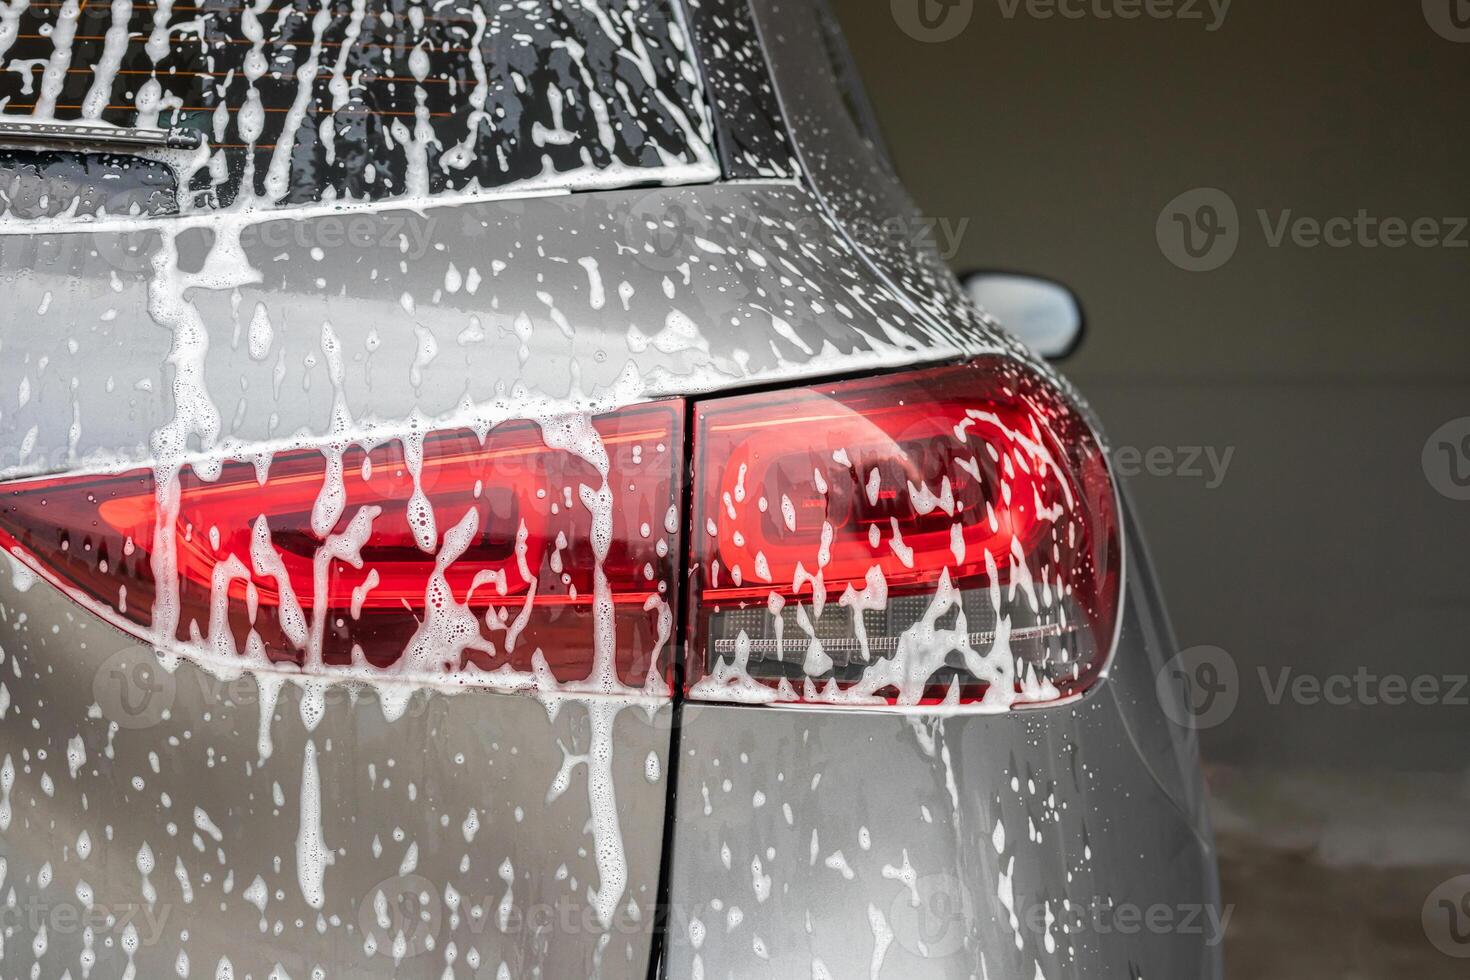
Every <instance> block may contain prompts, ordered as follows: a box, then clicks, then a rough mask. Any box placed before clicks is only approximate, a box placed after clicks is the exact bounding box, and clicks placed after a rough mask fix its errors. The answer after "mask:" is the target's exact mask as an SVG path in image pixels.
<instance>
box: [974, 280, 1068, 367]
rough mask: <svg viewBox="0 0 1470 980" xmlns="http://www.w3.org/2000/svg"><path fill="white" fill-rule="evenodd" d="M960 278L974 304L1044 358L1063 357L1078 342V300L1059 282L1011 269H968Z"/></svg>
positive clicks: (1061, 358) (1056, 359)
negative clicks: (990, 270) (982, 270)
mask: <svg viewBox="0 0 1470 980" xmlns="http://www.w3.org/2000/svg"><path fill="white" fill-rule="evenodd" d="M963 282H964V286H965V292H966V293H968V294H969V296H970V300H971V301H972V302H974V303H975V305H977V306H979V307H980V308H981V309H983V310H984V311H985V312H987V313H989V314H991V315H992V316H994V317H995V318H996V319H997V320H999V321H1000V323H1001V326H1003V327H1005V328H1006V329H1007V330H1009V331H1010V332H1011V333H1012V334H1014V335H1015V336H1016V338H1017V339H1018V340H1020V341H1021V342H1022V343H1023V344H1025V345H1026V346H1027V347H1030V348H1031V349H1032V350H1034V351H1035V352H1036V353H1037V354H1040V355H1041V356H1042V357H1044V358H1046V359H1047V360H1050V361H1060V360H1064V359H1066V358H1068V357H1070V356H1071V355H1072V354H1073V353H1074V352H1075V351H1076V350H1077V347H1078V346H1079V345H1080V344H1081V343H1082V333H1083V328H1084V326H1085V322H1086V321H1085V319H1084V317H1083V315H1082V304H1081V303H1079V302H1078V301H1077V297H1076V295H1075V294H1073V292H1072V291H1071V290H1070V289H1068V288H1067V287H1066V286H1063V285H1062V284H1061V283H1058V282H1052V281H1051V280H1049V279H1041V278H1038V277H1036V276H1028V275H1023V274H1021V273H1015V272H972V273H970V274H968V275H966V276H965V277H964V278H963Z"/></svg>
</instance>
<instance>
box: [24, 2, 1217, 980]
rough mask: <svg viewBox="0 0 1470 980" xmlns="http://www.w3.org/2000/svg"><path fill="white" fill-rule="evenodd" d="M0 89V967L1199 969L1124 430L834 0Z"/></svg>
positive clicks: (1208, 930) (63, 9)
mask: <svg viewBox="0 0 1470 980" xmlns="http://www.w3.org/2000/svg"><path fill="white" fill-rule="evenodd" d="M0 67H3V69H4V71H0V283H3V289H4V293H3V296H4V306H5V313H4V319H3V326H0V453H3V457H0V481H3V482H0V549H3V551H4V552H5V555H6V560H5V561H3V562H0V975H3V976H4V977H29V978H32V980H35V978H47V980H50V978H61V977H70V978H91V977H139V978H155V977H165V976H178V977H236V978H239V977H258V978H264V977H291V978H297V980H301V978H307V977H366V976H382V977H434V978H438V977H467V976H485V977H495V978H497V980H503V978H520V977H540V978H546V980H568V978H581V977H602V978H609V980H611V978H622V977H636V978H648V977H655V976H660V977H669V978H679V980H693V978H711V980H713V978H724V977H741V978H744V977H756V978H768V977H770V978H803V980H805V978H808V977H811V978H835V980H846V978H856V977H872V978H878V977H888V978H903V977H924V978H949V977H954V978H967V977H983V978H989V980H1040V978H1046V980H1064V978H1082V977H1086V978H1097V977H1129V978H1136V977H1150V978H1157V977H1169V978H1183V977H1191V978H1192V977H1202V978H1213V977H1218V976H1219V975H1220V969H1221V968H1220V963H1219V948H1220V945H1219V942H1220V933H1221V930H1222V929H1223V927H1224V925H1225V921H1224V920H1225V918H1226V916H1224V915H1223V914H1222V911H1223V910H1222V909H1221V906H1220V904H1219V898H1218V894H1217V884H1216V876H1215V870H1214V858H1213V850H1212V843H1211V835H1210V829H1209V825H1208V822H1207V817H1206V814H1205V811H1204V807H1203V802H1202V796H1203V794H1202V788H1201V780H1200V775H1199V771H1198V763H1197V758H1196V747H1195V742H1194V739H1193V735H1192V733H1191V732H1190V730H1189V727H1188V725H1187V723H1186V722H1187V720H1188V714H1187V713H1186V712H1184V711H1182V710H1176V709H1178V708H1179V707H1180V706H1179V705H1178V704H1176V703H1175V701H1176V700H1177V698H1178V697H1179V692H1178V691H1177V690H1176V685H1175V684H1174V683H1173V681H1172V679H1171V678H1170V676H1169V674H1168V671H1167V670H1166V669H1165V667H1166V662H1167V661H1168V659H1169V656H1170V653H1169V651H1170V650H1171V647H1172V639H1171V636H1170V633H1169V627H1168V623H1167V620H1166V618H1165V616H1164V612H1163V608H1162V605H1161V602H1160V596H1159V591H1158V589H1157V588H1156V586H1155V583H1154V581H1153V579H1152V577H1151V573H1150V569H1149V563H1148V557H1147V554H1146V553H1145V551H1144V548H1143V546H1142V543H1141V541H1140V538H1139V535H1138V529H1137V524H1136V522H1135V520H1134V518H1133V516H1132V514H1131V513H1130V511H1129V509H1128V502H1127V497H1126V495H1125V494H1124V493H1123V488H1122V487H1121V486H1119V485H1118V483H1117V482H1116V480H1115V479H1114V476H1113V475H1112V472H1111V468H1110V464H1109V456H1108V448H1107V444H1106V442H1105V441H1104V438H1103V437H1102V436H1101V435H1100V433H1099V429H1098V427H1097V425H1096V422H1095V420H1094V419H1093V418H1092V417H1091V416H1090V415H1089V413H1088V411H1087V409H1086V408H1085V406H1084V405H1083V403H1082V401H1081V399H1080V398H1079V397H1078V395H1077V393H1076V392H1075V391H1073V390H1072V389H1071V388H1070V387H1069V386H1068V385H1067V384H1066V383H1065V382H1064V381H1063V380H1062V379H1060V378H1059V377H1058V376H1057V375H1056V374H1055V373H1053V371H1052V370H1051V369H1050V368H1049V367H1048V366H1047V363H1046V362H1045V361H1043V360H1041V359H1040V358H1039V357H1038V356H1037V355H1036V354H1034V353H1033V352H1032V350H1031V348H1029V347H1027V346H1024V345H1023V344H1022V343H1020V342H1019V341H1018V340H1016V339H1014V338H1013V337H1012V336H1010V335H1008V334H1006V333H1004V332H1003V331H1002V330H1001V329H1000V328H999V327H998V326H997V325H996V323H995V322H994V321H992V320H991V319H989V318H988V317H987V315H985V314H983V313H981V312H979V310H978V309H977V307H975V306H974V305H972V304H971V302H970V301H969V299H968V298H967V297H966V294H965V291H964V290H963V289H962V287H961V286H960V284H959V283H958V281H957V280H956V279H955V278H954V277H953V276H952V275H951V274H950V272H949V271H947V270H946V269H945V268H944V267H943V266H942V264H941V263H940V261H939V259H938V258H937V256H936V254H935V252H934V250H933V249H932V247H930V245H929V244H928V243H927V242H926V240H925V239H926V236H925V234H924V229H925V227H926V226H925V223H924V222H923V221H922V220H921V219H919V218H918V217H917V216H916V215H915V214H914V211H913V208H912V206H911V205H910V203H909V202H908V200H907V199H906V197H905V196H904V192H903V191H902V189H901V188H900V187H899V185H898V183H897V182H896V180H895V178H894V177H893V175H892V173H891V170H890V168H889V166H888V165H887V163H886V162H885V158H884V156H883V154H882V151H881V149H880V148H879V146H878V144H877V141H876V137H875V136H874V135H873V133H872V127H871V124H870V122H869V114H868V111H867V109H866V103H865V102H864V101H863V97H862V94H861V92H860V90H859V89H858V88H857V86H856V84H855V81H854V76H853V73H852V71H851V68H850V65H849V63H848V60H847V55H846V53H845V49H844V48H843V45H842V40H841V38H840V36H839V34H838V33H837V32H836V31H835V29H834V28H833V27H832V24H831V21H830V18H829V16H828V15H827V13H826V12H825V11H824V10H823V9H822V8H821V7H820V6H819V5H818V4H816V3H814V2H812V0H798V2H793V3H787V2H784V0H750V2H749V4H748V5H747V3H746V0H581V2H580V3H538V2H529V0H528V2H522V3H482V2H480V0H440V2H436V3H432V4H430V3H421V2H410V0H351V2H347V0H343V2H340V3H333V4H313V3H307V2H304V0H302V2H297V3H286V2H282V0H242V2H241V3H238V4H231V3H226V2H224V0H200V2H198V3H193V4H188V5H185V4H182V3H177V2H175V3H171V2H169V0H155V2H154V3H151V4H136V5H135V4H134V3H132V2H130V0H112V2H111V3H110V4H102V3H93V4H90V5H89V4H87V3H85V2H79V0H62V2H60V3H39V2H34V0H33V2H30V3H29V4H28V3H27V0H10V2H9V3H7V4H3V5H0ZM1000 152H1003V148H1000ZM987 288H989V289H990V290H991V294H993V295H995V296H997V297H999V298H1000V301H1001V302H1003V303H1004V302H1006V297H1010V298H1011V299H1012V300H1015V299H1017V298H1018V297H1019V298H1020V300H1021V302H1018V303H1016V304H1015V305H1016V306H1017V316H1019V317H1022V320H1018V321H1017V322H1018V323H1025V322H1028V318H1029V320H1034V321H1035V323H1034V324H1033V326H1037V329H1039V330H1041V331H1043V332H1044V331H1045V330H1049V329H1050V330H1055V328H1057V327H1058V324H1057V323H1056V322H1054V321H1055V316H1054V315H1053V313H1054V310H1055V308H1056V307H1055V305H1054V304H1053V305H1051V306H1049V305H1048V302H1047V301H1046V297H1047V296H1048V295H1049V294H1048V292H1047V290H1046V289H1045V288H1044V287H1040V286H1037V285H1036V284H1028V283H1026V282H1024V281H1018V280H1015V279H1014V278H1006V277H988V278H982V279H980V280H978V281H977V289H979V290H980V291H982V292H984V291H985V290H986V289H987ZM1027 297H1031V298H1033V299H1035V298H1036V297H1041V301H1040V302H1027V301H1026V298H1027ZM1063 306H1065V304H1063ZM1049 311H1051V312H1049ZM1064 319H1065V315H1064ZM1071 326H1075V324H1073V325H1068V324H1066V323H1062V324H1060V328H1061V329H1060V334H1057V335H1056V336H1061V337H1064V338H1065V337H1066V336H1069V335H1070V332H1071ZM1040 335H1041V334H1038V336H1040ZM1053 339H1055V337H1054V338H1053ZM1063 346H1065V344H1063ZM1171 718H1173V719H1175V720H1178V721H1179V722H1180V724H1176V723H1175V721H1171V720H1170V719H1171Z"/></svg>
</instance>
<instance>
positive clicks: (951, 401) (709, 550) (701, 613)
mask: <svg viewBox="0 0 1470 980" xmlns="http://www.w3.org/2000/svg"><path fill="white" fill-rule="evenodd" d="M693 493H694V514H693V518H694V519H693V524H692V526H691V527H690V533H689V541H690V548H691V565H690V568H691V578H690V586H691V592H690V597H689V601H690V603H691V615H690V617H689V624H690V626H689V628H690V632H691V635H690V637H689V638H688V639H689V642H688V645H687V650H688V657H687V662H686V693H687V694H688V696H689V697H690V698H692V699H694V700H701V701H725V702H741V703H806V704H831V705H901V706H915V705H943V704H964V705H975V706H979V707H981V708H986V709H995V710H1001V709H1005V708H1008V707H1014V706H1019V705H1036V704H1047V703H1055V702H1058V701H1063V700H1067V699H1070V698H1073V697H1076V696H1078V695H1080V694H1082V693H1084V692H1085V691H1086V690H1088V689H1089V688H1090V687H1091V686H1092V685H1093V684H1094V683H1096V682H1097V680H1098V679H1099V678H1100V677H1101V676H1102V674H1103V672H1104V670H1105V667H1106V664H1107V660H1108V657H1109V655H1110V653H1111V648H1112V644H1113V637H1114V633H1115V629H1116V624H1117V618H1118V608H1119V595H1120V589H1121V579H1122V553H1121V547H1122V545H1121V541H1120V535H1119V519H1118V506H1117V496H1116V493H1115V491H1114V486H1113V482H1112V479H1111V477H1110V475H1109V472H1108V467H1107V462H1106V458H1105V456H1104V453H1103V451H1102V448H1101V447H1100V446H1099V444H1098V442H1097V439H1096V437H1095V435H1094V434H1093V432H1092V430H1091V428H1090V426H1089V425H1088V423H1087V421H1086V420H1085V419H1084V418H1083V416H1082V415H1081V413H1080V412H1079V411H1078V410H1077V408H1076V407H1075V406H1074V405H1073V404H1072V402H1071V401H1070V400H1069V399H1068V398H1067V397H1066V396H1065V395H1064V394H1063V393H1062V392H1061V391H1059V390H1058V389H1057V387H1056V386H1055V385H1054V384H1053V383H1052V382H1051V381H1049V380H1048V379H1047V378H1045V377H1044V376H1042V375H1041V374H1039V373H1038V372H1036V371H1035V370H1034V369H1032V368H1029V367H1027V366H1025V365H1024V364H1021V363H1019V362H1017V361H1015V360H1012V359H1010V358H1006V357H999V356H997V357H985V358H979V359H976V360H972V361H969V362H966V363H963V364H957V365H950V366H945V367H937V368H930V369H923V370H917V371H911V372H906V373H901V374H891V375H883V376H879V377H871V378H864V379H860V380H853V381H845V382H837V383H833V384H825V385H817V386H812V387H807V388H799V389H794V390H782V391H772V392H762V393H755V394H749V395H741V396H737V397H732V398H722V399H717V400H711V401H706V402H702V403H700V404H699V405H698V406H697V408H696V413H695V427H694V483H693Z"/></svg>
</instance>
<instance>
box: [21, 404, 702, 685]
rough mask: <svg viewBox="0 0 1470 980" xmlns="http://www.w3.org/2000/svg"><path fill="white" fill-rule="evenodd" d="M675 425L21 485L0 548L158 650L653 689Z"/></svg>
mask: <svg viewBox="0 0 1470 980" xmlns="http://www.w3.org/2000/svg"><path fill="white" fill-rule="evenodd" d="M683 419H684V407H683V403H682V402H679V401H668V402H658V403H654V404H650V405H642V406H636V407H633V408H629V409H624V410H622V411H618V412H615V413H611V414H607V415H601V416H597V417H595V418H590V419H589V418H587V417H585V416H582V417H567V418H558V419H555V420H550V421H542V422H531V421H513V422H505V423H502V424H500V425H497V426H495V427H493V428H491V429H489V430H488V432H476V431H474V430H470V429H460V430H453V431H440V432H430V433H417V434H410V435H408V436H406V437H403V438H395V439H391V440H388V441H383V442H379V443H376V444H369V445H361V444H352V445H348V446H346V447H341V446H331V447H325V448H306V449H294V450H289V451H281V452H277V453H275V454H274V455H273V456H270V457H262V458H254V457H252V458H248V459H231V460H226V461H224V462H223V464H221V465H219V466H218V473H217V474H215V473H208V475H209V477H210V478H208V479H206V478H204V477H203V476H201V475H200V472H199V470H198V469H196V468H192V467H189V466H185V467H183V468H182V469H181V470H180V471H179V473H178V475H177V477H175V478H174V480H173V481H170V483H169V484H167V485H164V486H160V485H158V478H157V476H156V475H155V471H154V470H152V469H140V470H133V471H129V472H123V473H113V474H105V475H77V476H61V477H52V478H45V479H36V480H28V481H23V482H16V483H11V484H9V485H6V486H4V487H3V488H0V546H3V547H4V548H5V549H6V550H7V551H9V552H11V553H12V554H13V555H15V556H16V557H17V558H19V559H20V560H22V561H23V562H25V563H26V564H27V565H29V566H30V567H31V568H32V569H34V570H35V571H36V572H38V573H39V574H41V575H42V576H44V577H45V578H47V579H48V580H50V581H51V582H53V583H54V584H56V585H57V586H59V587H61V588H62V589H64V590H65V591H67V592H68V594H70V595H72V596H73V597H74V598H76V599H77V600H78V601H79V602H82V603H83V604H85V605H87V606H88V607H89V608H92V609H94V610H95V611H97V612H98V613H100V614H101V615H103V616H104V617H106V618H107V619H109V620H111V621H112V622H114V623H115V624H117V625H118V626H120V627H122V628H123V629H125V630H127V631H128V632H130V633H132V634H133V635H135V636H137V637H138V638H139V639H141V640H143V641H145V642H150V643H153V644H155V645H157V646H160V647H169V646H190V647H194V648H200V649H204V650H206V651H208V652H213V653H216V654H222V655H237V654H243V655H247V656H253V657H255V658H257V659H258V658H259V657H262V656H263V657H266V658H268V659H270V660H271V661H273V662H277V663H283V662H293V663H297V664H305V665H318V664H321V665H336V666H344V667H350V666H357V667H366V666H369V665H371V666H372V667H374V668H378V669H390V670H391V669H403V670H406V671H409V672H412V673H414V674H420V673H439V672H458V671H465V670H479V671H487V672H500V673H501V674H502V675H503V677H504V679H505V681H506V683H508V684H511V685H513V686H514V685H524V684H527V683H530V682H531V681H532V680H534V679H538V678H539V680H540V681H542V682H545V681H547V680H552V679H554V680H555V681H556V682H559V683H562V684H573V685H575V684H577V683H578V682H582V681H590V682H592V683H594V684H596V683H601V684H602V685H603V686H604V687H605V686H607V685H608V684H609V683H612V684H620V685H623V686H631V687H637V688H640V689H645V690H647V689H650V685H652V686H653V688H656V689H658V690H659V691H660V692H666V691H667V690H668V682H669V674H670V667H669V663H670V660H671V656H672V654H671V650H670V646H671V644H670V642H669V640H670V635H671V631H672V629H673V614H672V609H673V608H674V604H675V603H676V602H677V601H678V598H677V596H676V594H675V593H676V591H677V582H676V571H677V567H678V561H679V555H680V553H681V552H680V549H681V546H682V545H681V530H682V528H681V525H682V521H681V520H680V515H679V504H680V500H681V498H682V491H681V484H682V475H681V474H682V471H683V445H684V443H683V439H684V436H683V431H682V428H683ZM201 468H202V469H206V471H207V470H208V469H212V468H214V467H213V466H211V467H208V468H204V467H201ZM161 514H162V515H169V516H165V517H163V518H162V519H161V518H160V515H161ZM170 516H171V519H170ZM160 634H163V635H160Z"/></svg>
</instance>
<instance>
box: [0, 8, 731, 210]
mask: <svg viewBox="0 0 1470 980" xmlns="http://www.w3.org/2000/svg"><path fill="white" fill-rule="evenodd" d="M675 3H676V0H652V2H640V0H602V2H596V0H579V2H568V3H550V2H528V0H523V2H510V0H440V2H424V3H411V2H405V0H325V2H308V0H295V2H282V0H259V2H256V3H250V2H248V0H247V2H242V0H192V2H191V0H176V2H172V3H170V2H169V0H133V2H131V3H130V2H128V0H113V2H111V3H108V2H106V0H92V2H90V3H87V2H79V0H63V2H44V0H32V2H31V3H30V4H29V5H28V6H24V7H22V6H21V5H20V4H11V5H10V9H11V10H12V11H17V12H18V16H7V17H6V18H5V19H4V22H3V23H0V68H3V70H0V112H4V113H6V114H23V115H34V116H38V117H42V118H56V119H63V120H65V119H97V120H101V121H103V122H111V123H116V124H119V125H130V126H131V125H136V126H149V127H152V126H177V127H180V128H187V129H192V130H196V131H198V132H201V133H203V134H204V135H205V137H206V139H207V141H208V145H209V147H210V150H209V152H208V154H207V155H203V154H202V155H201V156H200V157H199V158H198V159H197V160H194V161H191V162H190V163H188V164H187V165H186V166H185V167H184V169H183V173H184V174H186V175H187V185H186V186H187V196H186V206H188V207H196V206H208V205H216V206H219V205H228V204H231V203H233V202H234V201H235V200H236V199H237V197H239V196H240V195H241V194H243V195H245V196H246V197H247V198H258V199H260V200H261V201H262V202H263V203H264V202H270V203H277V204H301V203H308V202H315V201H330V200H341V199H370V200H376V199H383V198H389V197H401V196H405V195H427V194H435V193H440V192H444V191H457V190H473V189H476V188H500V187H505V186H507V185H510V184H514V183H516V182H520V181H527V180H531V179H535V178H542V179H546V180H549V181H552V182H554V183H557V184H559V185H562V186H566V185H575V184H576V183H577V182H579V181H583V180H586V179H588V178H593V179H596V180H598V181H599V182H601V183H604V184H605V183H608V182H613V183H616V182H622V183H633V182H637V181H644V180H659V179H669V177H670V176H671V175H672V173H677V176H678V178H679V179H683V180H693V179H712V178H713V177H714V176H716V174H714V173H713V172H712V170H713V169H714V163H713V162H712V161H713V155H712V151H711V148H710V146H709V136H708V125H707V121H706V117H707V110H706V107H705V105H704V102H703V96H702V93H701V92H700V90H699V87H698V85H697V81H696V79H697V76H696V73H695V71H694V68H693V66H692V61H691V54H690V52H689V51H688V50H687V47H688V45H687V40H686V38H685V34H684V30H683V27H682V24H681V21H680V18H679V15H678V13H677V10H676V8H675V6H674V4H675Z"/></svg>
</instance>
